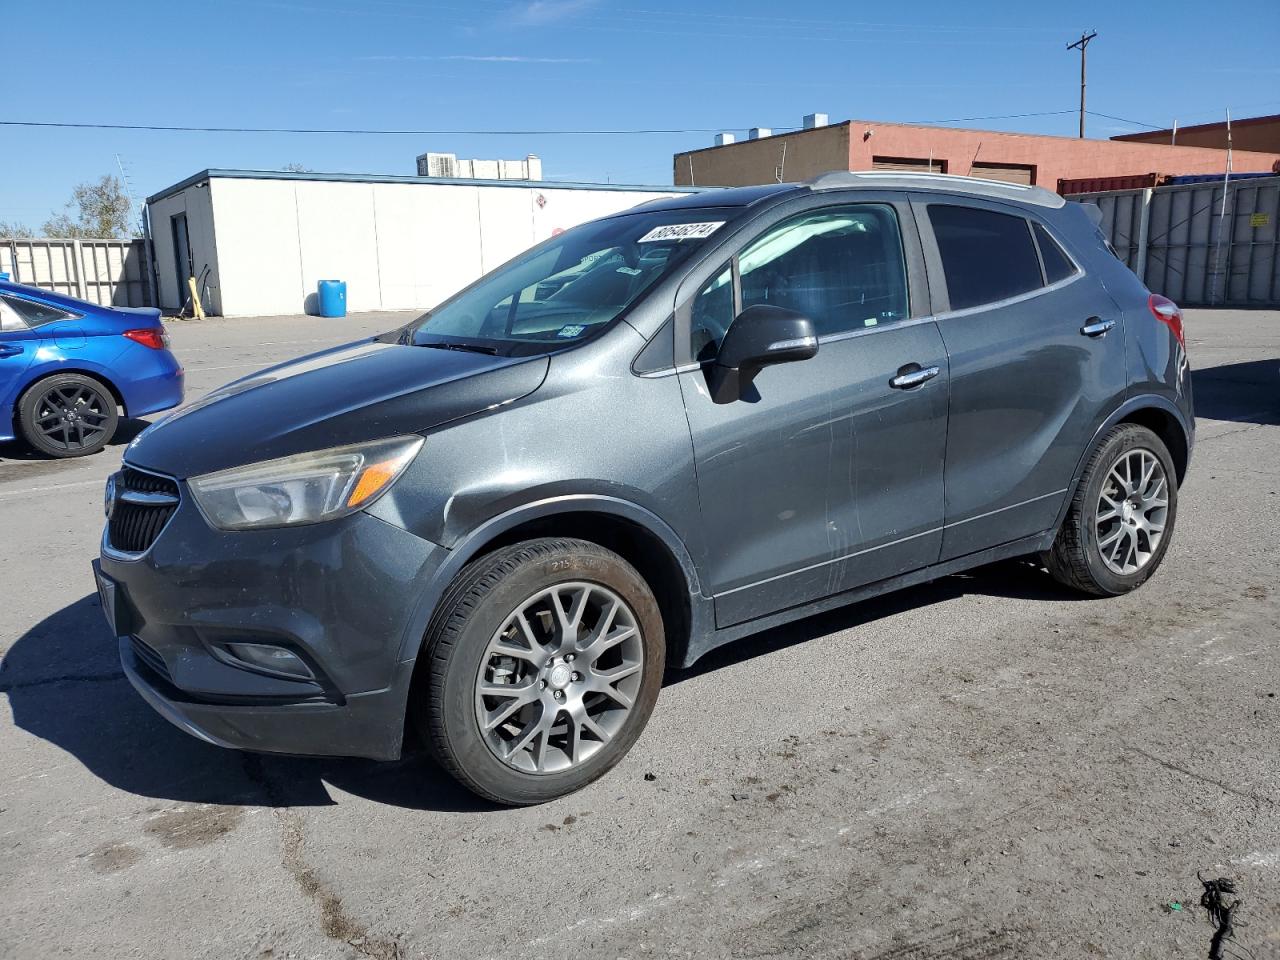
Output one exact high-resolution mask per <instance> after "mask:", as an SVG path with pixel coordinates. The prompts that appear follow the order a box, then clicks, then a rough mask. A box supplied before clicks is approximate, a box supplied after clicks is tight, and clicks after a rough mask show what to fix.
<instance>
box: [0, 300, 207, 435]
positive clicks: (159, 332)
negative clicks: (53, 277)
mask: <svg viewBox="0 0 1280 960" xmlns="http://www.w3.org/2000/svg"><path fill="white" fill-rule="evenodd" d="M181 402H182V365H181V364H179V363H178V360H177V358H176V357H175V356H174V355H173V354H172V353H171V352H170V351H169V337H168V334H166V333H165V330H164V326H163V325H162V324H161V322H160V311H159V310H156V309H155V308H154V307H144V308H134V307H100V306H98V305H97V304H93V303H86V302H85V301H83V300H76V299H74V298H72V297H64V296H61V295H60V294H56V293H50V292H49V291H47V290H40V289H37V288H35V287H28V286H24V285H22V284H18V283H9V282H5V281H0V441H3V440H12V439H14V438H15V437H21V438H22V439H24V440H26V441H27V443H29V444H30V445H31V446H32V447H34V448H35V449H36V450H38V451H40V452H41V453H44V454H46V455H48V456H51V457H83V456H86V455H88V454H91V453H96V452H97V451H99V450H101V449H102V448H103V447H104V446H106V445H107V443H108V442H109V441H110V440H111V437H112V435H113V434H114V433H115V431H116V426H117V424H118V423H119V422H120V419H121V417H140V416H143V415H144V414H148V413H156V412H157V411H159V410H168V409H169V408H170V407H176V406H177V405H178V404H180V403H181ZM4 411H8V415H7V416H5V415H3V413H4Z"/></svg>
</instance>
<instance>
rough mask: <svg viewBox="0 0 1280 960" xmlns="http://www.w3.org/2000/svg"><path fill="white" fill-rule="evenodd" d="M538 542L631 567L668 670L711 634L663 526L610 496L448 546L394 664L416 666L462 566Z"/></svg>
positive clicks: (551, 505)
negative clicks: (657, 623) (651, 603)
mask: <svg viewBox="0 0 1280 960" xmlns="http://www.w3.org/2000/svg"><path fill="white" fill-rule="evenodd" d="M538 537H573V538H575V539H579V540H587V541H590V542H592V543H596V544H599V545H600V546H602V547H605V548H606V549H609V550H612V551H614V552H615V553H617V554H618V555H619V556H621V557H622V558H623V559H624V560H626V561H627V562H628V563H630V564H631V565H632V566H633V567H635V568H636V570H637V571H639V573H640V575H641V576H642V577H644V579H645V581H646V582H647V583H649V585H650V586H651V588H652V589H653V592H654V596H655V597H656V598H657V600H658V607H659V609H660V610H661V612H662V620H663V628H664V630H665V632H666V640H667V654H668V662H669V663H672V664H679V663H683V662H684V657H685V655H686V652H687V650H688V647H689V639H690V637H691V636H693V635H695V633H696V632H698V631H700V630H707V629H712V628H713V621H712V619H711V614H710V610H709V604H710V601H709V600H708V599H706V598H705V597H704V596H703V595H702V592H701V586H700V581H699V578H698V572H697V568H696V567H695V565H694V563H693V558H692V557H691V556H690V554H689V551H688V549H687V548H686V547H685V545H684V542H683V541H682V540H681V539H680V537H679V536H678V535H677V534H676V532H675V531H674V530H673V529H672V528H671V527H670V526H669V525H668V524H667V523H666V522H665V521H664V520H662V519H661V518H660V517H658V516H657V515H656V514H654V513H652V512H651V511H649V510H647V509H645V508H644V507H641V506H638V505H636V504H634V503H631V502H630V501H627V500H622V499H619V498H615V497H608V496H601V495H582V496H573V495H569V496H560V497H554V498H551V499H548V500H542V501H537V502H534V503H529V504H525V505H523V506H520V507H516V508H514V509H512V510H509V511H507V512H505V513H502V514H500V515H498V516H496V517H493V518H491V519H490V520H488V521H486V522H485V523H482V524H480V525H479V526H478V527H476V528H475V529H474V530H473V531H472V532H471V533H470V534H468V535H467V536H466V537H464V538H463V539H461V540H460V541H458V543H457V544H455V545H454V546H453V548H452V549H451V550H450V551H449V556H448V557H447V558H446V560H445V561H444V563H442V564H441V565H440V567H439V569H438V570H437V571H436V574H435V576H434V577H432V580H431V583H430V585H429V586H428V588H427V589H426V590H425V591H424V595H423V598H422V601H421V602H420V604H419V609H418V612H417V615H416V616H415V617H414V620H413V625H412V626H411V627H410V631H409V633H408V635H406V637H405V640H404V645H403V647H402V649H401V657H400V660H401V663H402V664H408V663H411V662H412V661H416V659H417V657H418V654H419V653H420V650H421V647H422V644H423V643H424V641H425V639H426V633H427V628H428V626H429V624H430V619H431V616H432V614H433V613H434V611H435V608H436V606H437V604H439V602H440V600H441V598H442V597H443V596H444V593H445V591H446V590H447V589H448V586H449V584H451V583H452V582H453V581H454V580H455V579H456V578H457V576H458V574H459V573H460V572H461V571H462V569H463V568H464V567H465V566H466V565H467V564H468V563H470V562H471V561H472V560H474V559H476V558H477V557H480V556H483V555H484V554H486V553H489V552H491V551H493V550H496V549H498V548H500V547H504V546H508V545H510V544H512V543H518V542H520V541H522V540H531V539H535V538H538Z"/></svg>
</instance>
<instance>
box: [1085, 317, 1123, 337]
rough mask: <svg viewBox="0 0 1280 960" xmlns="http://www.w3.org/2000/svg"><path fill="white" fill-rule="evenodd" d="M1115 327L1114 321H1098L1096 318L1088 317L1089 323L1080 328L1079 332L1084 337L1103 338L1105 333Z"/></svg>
mask: <svg viewBox="0 0 1280 960" xmlns="http://www.w3.org/2000/svg"><path fill="white" fill-rule="evenodd" d="M1115 325H1116V322H1115V321H1114V320H1099V319H1098V318H1097V317H1090V318H1089V322H1088V323H1086V324H1085V325H1084V326H1083V327H1081V328H1080V332H1081V333H1082V334H1084V335H1085V336H1086V337H1105V336H1106V335H1107V331H1108V330H1110V329H1111V328H1112V327H1114V326H1115Z"/></svg>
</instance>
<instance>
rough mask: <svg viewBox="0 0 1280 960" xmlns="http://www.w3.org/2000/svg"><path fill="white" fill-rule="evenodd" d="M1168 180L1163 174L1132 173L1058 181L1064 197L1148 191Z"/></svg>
mask: <svg viewBox="0 0 1280 960" xmlns="http://www.w3.org/2000/svg"><path fill="white" fill-rule="evenodd" d="M1166 179H1167V175H1166V174H1162V173H1130V174H1124V175H1121V176H1116V177H1076V178H1073V179H1069V180H1068V179H1063V178H1059V180H1058V193H1060V194H1062V195H1063V196H1064V197H1067V196H1070V195H1072V194H1075V193H1104V192H1106V191H1108V190H1148V189H1150V188H1151V187H1158V186H1160V184H1162V183H1164V182H1165V180H1166Z"/></svg>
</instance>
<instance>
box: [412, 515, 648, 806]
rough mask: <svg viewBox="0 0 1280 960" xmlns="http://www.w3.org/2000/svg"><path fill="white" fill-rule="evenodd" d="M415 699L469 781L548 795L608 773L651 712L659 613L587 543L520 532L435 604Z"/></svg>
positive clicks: (451, 765) (430, 736)
mask: <svg viewBox="0 0 1280 960" xmlns="http://www.w3.org/2000/svg"><path fill="white" fill-rule="evenodd" d="M425 657H426V659H425V660H424V662H423V669H424V670H425V680H426V682H425V683H423V684H420V685H419V687H418V689H419V690H421V691H422V692H423V693H424V694H425V695H426V700H425V702H424V703H422V704H418V705H415V706H417V707H418V709H417V710H416V711H415V715H416V718H417V723H418V726H419V729H420V731H421V732H422V733H423V735H424V739H426V740H427V742H428V743H429V744H430V745H431V747H432V752H433V753H434V754H435V756H436V758H437V759H438V760H439V761H440V762H441V764H442V765H443V766H444V767H445V768H446V769H447V770H449V772H450V773H452V774H453V775H454V776H455V777H456V778H457V779H458V780H459V781H460V782H461V783H462V784H463V785H465V786H466V787H468V788H469V789H471V790H472V791H474V792H475V793H477V794H479V795H480V796H482V797H485V798H487V799H490V800H493V801H496V802H498V803H504V804H510V805H525V804H534V803H542V802H544V801H547V800H552V799H554V798H556V797H560V796H563V795H565V794H567V793H571V792H573V791H574V790H577V789H579V788H581V787H583V786H585V785H586V784H588V783H590V782H591V781H593V780H595V779H596V778H598V777H600V776H602V775H604V774H605V773H606V772H608V771H609V770H610V769H611V768H612V767H613V766H614V765H615V764H616V763H618V761H619V760H621V759H622V758H623V756H625V755H626V753H627V751H628V750H630V749H631V746H632V745H633V744H634V743H635V741H636V739H637V738H638V737H639V736H640V732H641V731H642V730H643V729H644V726H645V723H646V722H647V721H648V719H649V715H650V714H651V713H652V712H653V707H654V703H655V702H656V700H657V697H658V690H659V688H660V687H661V685H662V672H663V668H664V665H665V660H666V642H665V636H664V634H663V629H662V616H661V613H660V612H659V610H658V604H657V601H656V600H655V599H654V596H653V592H652V590H650V588H649V585H648V584H647V583H645V581H644V579H643V578H642V577H641V576H640V574H639V573H637V572H636V570H635V568H634V567H632V566H631V565H630V564H629V563H627V562H626V561H625V560H624V559H622V557H620V556H618V555H617V554H616V553H613V552H612V551H610V550H606V549H605V548H603V547H601V546H598V545H597V544H593V543H588V542H586V541H582V540H568V539H551V538H547V539H539V540H530V541H526V542H524V543H518V544H515V545H513V546H510V547H505V548H502V549H499V550H496V551H494V552H493V553H490V554H487V555H486V556H484V557H481V558H480V559H478V560H476V561H474V562H472V563H471V564H470V565H469V566H468V567H467V568H466V569H464V570H463V571H462V573H461V574H460V575H459V577H458V580H457V581H456V582H455V583H454V584H453V586H451V587H450V588H449V590H448V591H447V592H446V594H445V596H444V598H443V599H442V601H441V605H440V609H439V611H438V612H437V614H436V616H435V617H434V618H433V621H432V627H431V630H430V633H429V635H428V637H427V646H426V653H425Z"/></svg>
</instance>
